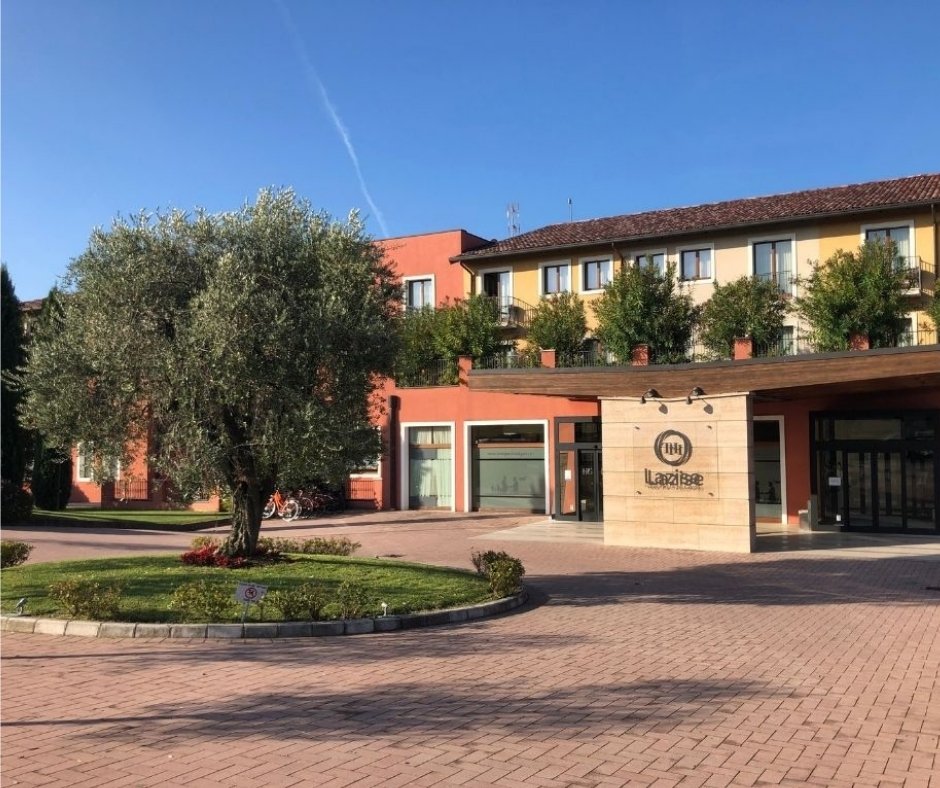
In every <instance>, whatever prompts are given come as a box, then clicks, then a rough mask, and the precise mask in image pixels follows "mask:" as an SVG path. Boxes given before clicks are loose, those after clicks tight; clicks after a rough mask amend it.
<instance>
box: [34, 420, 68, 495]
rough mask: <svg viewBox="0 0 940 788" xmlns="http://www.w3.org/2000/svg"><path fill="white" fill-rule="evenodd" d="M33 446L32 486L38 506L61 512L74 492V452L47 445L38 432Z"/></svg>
mask: <svg viewBox="0 0 940 788" xmlns="http://www.w3.org/2000/svg"><path fill="white" fill-rule="evenodd" d="M33 446H34V448H33V470H32V476H31V480H30V487H31V489H32V491H33V497H34V498H35V501H36V506H38V507H39V508H40V509H47V510H49V511H53V512H60V511H62V510H63V509H65V507H66V505H67V504H68V502H69V496H70V495H71V493H72V453H71V452H70V451H68V450H66V451H63V450H62V449H57V448H54V447H50V446H46V443H45V441H44V440H43V437H42V435H41V434H38V433H37V434H36V440H35V443H34V444H33Z"/></svg>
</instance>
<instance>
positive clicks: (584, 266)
mask: <svg viewBox="0 0 940 788" xmlns="http://www.w3.org/2000/svg"><path fill="white" fill-rule="evenodd" d="M610 268H611V262H610V258H609V257H608V258H604V259H601V260H582V261H581V271H582V275H583V280H584V281H583V282H582V283H581V289H582V290H603V289H604V287H605V286H606V285H607V283H608V282H610Z"/></svg>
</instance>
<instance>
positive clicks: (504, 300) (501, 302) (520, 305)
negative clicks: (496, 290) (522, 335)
mask: <svg viewBox="0 0 940 788" xmlns="http://www.w3.org/2000/svg"><path fill="white" fill-rule="evenodd" d="M484 298H487V299H488V300H489V301H490V302H492V303H493V304H494V305H495V308H496V310H497V313H498V315H499V322H500V323H501V324H502V325H503V326H504V327H506V328H528V327H529V325H531V323H532V316H533V314H534V313H535V307H534V306H532V305H531V304H528V303H526V302H525V301H523V300H521V299H519V298H512V297H511V296H501V295H491V296H484Z"/></svg>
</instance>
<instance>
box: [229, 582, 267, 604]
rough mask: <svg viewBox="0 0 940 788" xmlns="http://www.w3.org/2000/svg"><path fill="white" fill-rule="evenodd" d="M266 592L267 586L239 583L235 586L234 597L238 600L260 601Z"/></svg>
mask: <svg viewBox="0 0 940 788" xmlns="http://www.w3.org/2000/svg"><path fill="white" fill-rule="evenodd" d="M266 593H268V587H267V586H259V585H256V584H255V583H239V584H238V586H237V587H236V588H235V599H237V600H238V601H239V602H244V603H246V604H247V603H249V602H260V601H261V600H262V599H264V595H265V594H266Z"/></svg>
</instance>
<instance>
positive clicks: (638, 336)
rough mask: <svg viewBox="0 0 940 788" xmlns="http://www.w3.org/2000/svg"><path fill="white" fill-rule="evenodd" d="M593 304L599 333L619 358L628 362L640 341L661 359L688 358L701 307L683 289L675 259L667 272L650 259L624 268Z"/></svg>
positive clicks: (653, 358) (676, 360)
mask: <svg viewBox="0 0 940 788" xmlns="http://www.w3.org/2000/svg"><path fill="white" fill-rule="evenodd" d="M593 309H594V314H595V315H596V316H597V323H598V324H597V329H596V330H595V332H594V336H595V337H596V338H597V339H598V340H599V341H600V343H601V344H602V345H603V346H604V347H605V348H606V349H607V350H610V351H611V352H612V353H613V354H614V355H615V356H616V357H617V358H618V359H619V360H620V362H622V363H624V362H626V363H629V361H630V358H631V354H632V352H633V349H634V348H635V347H636V346H637V345H641V344H645V345H648V346H649V352H650V360H651V361H654V362H656V363H660V364H674V363H679V362H682V361H687V360H688V355H689V344H690V342H691V339H692V331H693V329H694V328H695V324H696V322H697V320H698V308H697V307H696V306H695V305H694V304H693V302H692V296H691V295H689V293H687V292H682V291H681V290H679V289H678V285H677V283H676V267H675V265H674V264H670V265H669V267H668V269H667V270H666V273H664V274H663V273H660V272H659V271H658V270H656V269H655V268H653V267H652V266H649V265H641V266H635V267H634V266H630V267H624V268H621V269H620V270H619V271H618V272H617V274H616V276H614V278H613V279H612V280H611V281H610V283H609V284H608V285H607V286H606V287H605V288H604V294H603V295H602V296H601V297H600V298H598V299H597V301H595V302H594V304H593Z"/></svg>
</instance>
